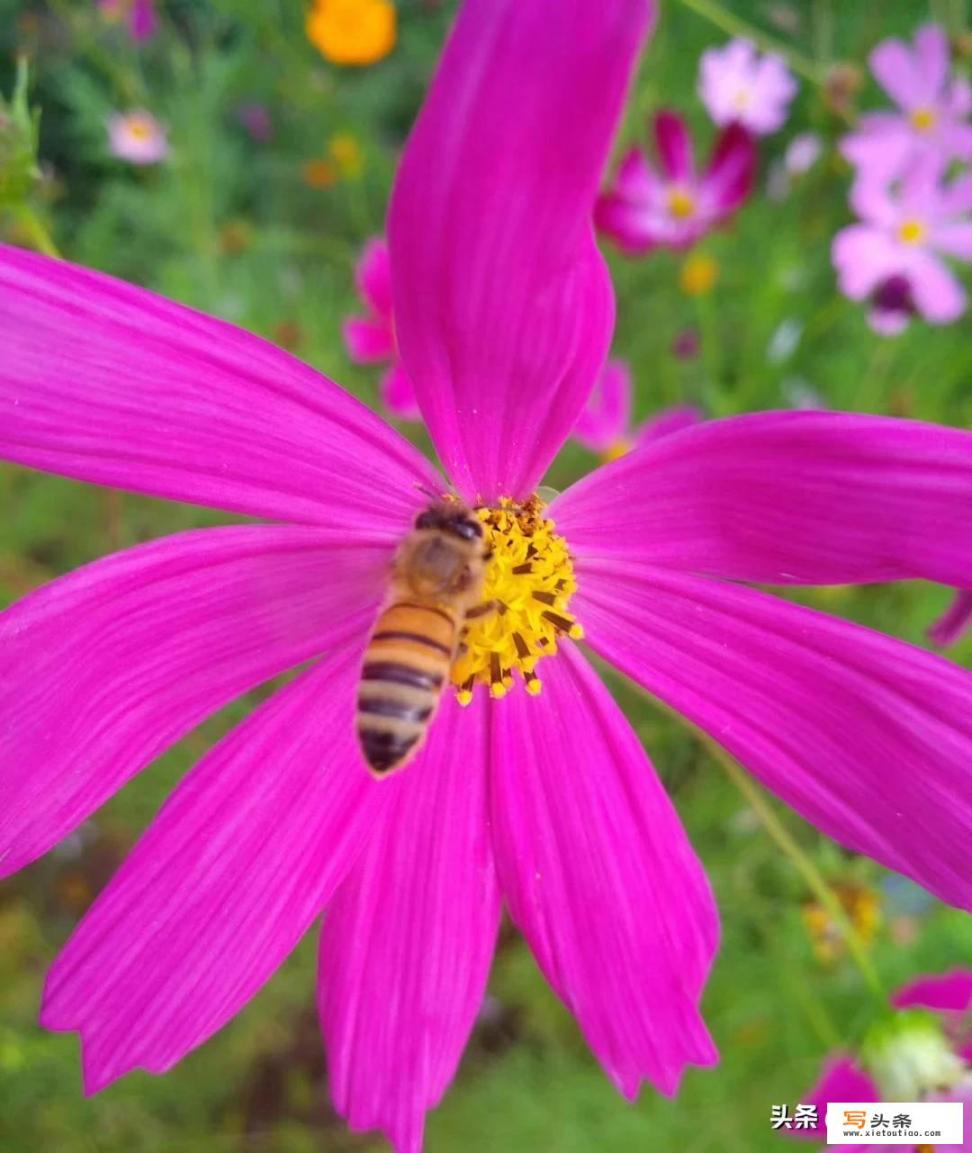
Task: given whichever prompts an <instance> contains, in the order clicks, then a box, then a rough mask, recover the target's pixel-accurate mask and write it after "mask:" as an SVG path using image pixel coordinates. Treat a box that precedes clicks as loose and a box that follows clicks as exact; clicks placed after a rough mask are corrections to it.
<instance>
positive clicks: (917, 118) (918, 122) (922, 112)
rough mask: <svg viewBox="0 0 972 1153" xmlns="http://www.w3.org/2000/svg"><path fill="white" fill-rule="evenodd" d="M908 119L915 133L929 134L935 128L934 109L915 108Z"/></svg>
mask: <svg viewBox="0 0 972 1153" xmlns="http://www.w3.org/2000/svg"><path fill="white" fill-rule="evenodd" d="M908 119H909V120H910V121H911V127H912V128H914V130H915V131H916V132H931V130H932V129H933V128H934V127H935V121H936V117H935V110H934V108H916V109H915V110H914V111H913V112H912V113H911V115H910V116H909V117H908Z"/></svg>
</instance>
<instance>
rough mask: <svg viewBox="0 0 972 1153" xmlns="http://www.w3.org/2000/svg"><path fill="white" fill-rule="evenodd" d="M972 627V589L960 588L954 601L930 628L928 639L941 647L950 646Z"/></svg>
mask: <svg viewBox="0 0 972 1153" xmlns="http://www.w3.org/2000/svg"><path fill="white" fill-rule="evenodd" d="M970 629H972V589H959V590H958V592H957V593H956V594H955V596H954V598H953V600H952V603H951V604H950V605H949V606H948V608H947V609H946V610H945V612H944V613H942V615H941V616H940V617H939V618H938V620H937V621H935V623H934V624H933V625H932V626H931V628H930V629H929V630H928V639H929V640H930V641H931V642H932V644H936V645H938V646H939V648H943V649H944V648H948V647H949V645H954V644H955V643H956V642H958V641H960V640H961V639H962V637H964V636H965V634H966V633H967V632H968V631H969V630H970Z"/></svg>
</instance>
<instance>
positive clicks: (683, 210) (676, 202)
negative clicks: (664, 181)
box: [668, 188, 695, 220]
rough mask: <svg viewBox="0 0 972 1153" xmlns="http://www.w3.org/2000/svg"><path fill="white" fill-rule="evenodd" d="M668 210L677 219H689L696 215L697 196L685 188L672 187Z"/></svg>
mask: <svg viewBox="0 0 972 1153" xmlns="http://www.w3.org/2000/svg"><path fill="white" fill-rule="evenodd" d="M668 211H669V212H670V213H671V214H672V216H674V217H675V219H676V220H688V219H689V217H691V216H694V215H695V198H694V197H693V196H692V194H691V193H690V192H686V191H685V189H684V188H671V189H669V192H668Z"/></svg>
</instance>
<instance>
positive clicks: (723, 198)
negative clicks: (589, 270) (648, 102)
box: [594, 112, 756, 253]
mask: <svg viewBox="0 0 972 1153" xmlns="http://www.w3.org/2000/svg"><path fill="white" fill-rule="evenodd" d="M654 136H655V150H656V152H657V156H658V162H659V164H660V168H661V171H660V172H659V171H657V170H656V169H655V167H654V166H653V165H652V164H651V163H650V161H649V160H648V159H647V158H646V156H645V155H644V153H642V152H640V151H639V150H638V149H632V150H631V151H630V152H628V153H627V154H626V155H625V157H624V159H623V160H622V161H621V164H620V165H619V167H618V171H617V173H616V175H615V178H614V184H613V185H612V187H611V188H610V190H609V191H608V192H606V193H604V194H603V195H602V196H601V197H600V199H599V200H598V202H597V208H596V210H595V215H594V219H595V222H596V224H597V227H598V228H599V229H600V230H601V231H602V232H603V233H605V235H607V236H610V237H611V239H612V240H614V241H615V242H616V243H617V244H618V246H619V247H620V248H621V249H623V250H624V251H625V252H629V253H641V252H648V251H650V250H651V249H653V248H659V247H662V248H676V249H682V248H688V247H690V246H691V245H693V244H694V243H695V242H696V241H697V240H699V239H701V237H703V236H704V235H705V234H706V233H707V232H710V231H711V230H712V229H713V228H715V227H716V226H717V225H718V224H721V223H722V222H723V221H725V220H727V219H728V218H729V217H730V216H731V215H732V214H733V213H734V212H736V211H737V209H738V208H739V207H740V206H741V205H742V203H743V202H744V201H745V199H746V197H747V196H748V195H749V191H750V189H751V188H752V183H753V177H754V174H755V170H756V148H755V145H754V143H753V140H752V138H751V137H750V135H749V133H748V132H746V131H745V129H743V128H740V127H739V125H737V124H732V125H730V126H729V127H728V128H726V129H724V130H723V131H722V132H721V133H720V134H719V137H718V139H717V140H716V142H715V146H714V148H713V152H712V158H711V159H710V161H709V163H708V165H707V167H706V168H705V169H704V170H703V171H702V172H698V171H697V170H696V166H695V158H694V154H693V147H692V141H691V138H690V137H689V132H688V127H687V125H686V124H685V121H684V120H683V119H682V118H681V117H680V116H678V115H677V114H676V113H674V112H660V113H658V115H657V116H656V117H655V119H654Z"/></svg>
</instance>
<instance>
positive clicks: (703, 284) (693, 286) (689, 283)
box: [678, 252, 719, 296]
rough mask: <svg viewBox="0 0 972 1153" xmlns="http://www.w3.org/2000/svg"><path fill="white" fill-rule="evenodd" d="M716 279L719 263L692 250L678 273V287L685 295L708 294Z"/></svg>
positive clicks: (717, 277)
mask: <svg viewBox="0 0 972 1153" xmlns="http://www.w3.org/2000/svg"><path fill="white" fill-rule="evenodd" d="M718 279H719V265H718V264H717V263H716V262H715V261H714V260H713V259H712V257H711V256H706V255H705V254H704V253H702V252H693V253H692V255H691V256H690V257H688V259H687V260H686V261H685V263H684V264H683V265H682V268H681V271H680V272H679V275H678V283H679V287H680V288H681V290H682V291H683V292H684V293H685V295H686V296H708V294H709V293H710V292H711V291H712V289H713V288H715V285H716V281H717V280H718Z"/></svg>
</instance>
